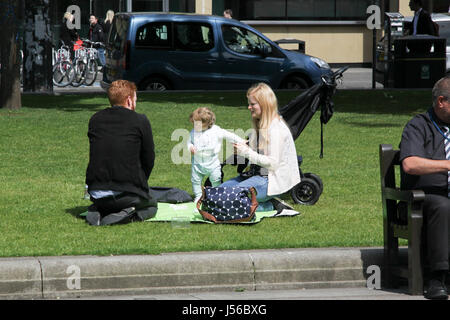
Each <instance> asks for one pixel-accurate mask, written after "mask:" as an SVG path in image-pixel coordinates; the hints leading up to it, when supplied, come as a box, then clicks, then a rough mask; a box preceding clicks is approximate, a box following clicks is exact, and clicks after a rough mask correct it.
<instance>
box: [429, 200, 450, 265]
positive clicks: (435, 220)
mask: <svg viewBox="0 0 450 320" xmlns="http://www.w3.org/2000/svg"><path fill="white" fill-rule="evenodd" d="M423 209H424V210H423V211H424V220H425V221H424V222H425V224H424V225H425V226H426V230H424V231H425V232H426V242H427V245H426V248H427V254H428V261H429V263H430V268H431V271H439V270H448V269H449V251H448V249H449V247H448V244H449V238H448V236H449V234H448V232H449V231H448V227H449V224H448V221H449V216H450V199H449V198H448V196H447V195H437V194H426V195H425V201H424V207H423Z"/></svg>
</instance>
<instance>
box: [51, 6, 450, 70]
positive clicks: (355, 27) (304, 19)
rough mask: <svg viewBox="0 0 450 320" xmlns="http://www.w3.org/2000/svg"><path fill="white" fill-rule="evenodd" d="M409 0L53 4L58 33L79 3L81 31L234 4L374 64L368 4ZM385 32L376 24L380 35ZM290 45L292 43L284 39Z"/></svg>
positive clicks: (322, 50) (261, 23) (246, 16)
mask: <svg viewBox="0 0 450 320" xmlns="http://www.w3.org/2000/svg"><path fill="white" fill-rule="evenodd" d="M423 2H424V7H425V8H426V9H428V11H430V12H448V6H449V0H424V1H423ZM408 3H409V0H58V1H55V5H54V6H53V7H52V11H53V12H52V17H53V19H54V31H55V36H56V37H57V36H58V34H59V33H58V30H59V28H60V24H61V20H62V17H63V15H64V12H65V11H66V10H67V8H68V7H69V6H70V5H77V6H79V7H80V8H81V29H80V30H79V33H80V35H81V36H82V37H85V36H86V35H87V31H88V29H89V22H88V21H89V15H90V13H94V14H96V15H97V16H98V17H100V18H104V17H105V14H106V11H107V10H109V9H111V10H113V11H114V12H119V11H127V12H132V11H134V12H137V11H168V12H169V11H170V12H195V13H199V14H215V15H222V14H223V11H224V10H225V9H232V11H233V18H235V19H238V20H240V21H242V22H244V23H247V24H248V25H250V26H252V27H254V28H256V29H258V30H259V31H261V32H262V33H264V34H265V35H266V36H267V37H269V38H270V39H272V40H279V39H289V38H292V39H299V40H303V41H305V43H306V53H307V54H310V55H313V56H317V57H320V58H322V59H324V60H326V61H327V62H329V63H331V64H335V65H339V64H354V65H370V64H371V62H372V43H373V31H372V30H370V29H369V28H368V27H367V24H366V20H367V18H368V17H369V14H368V13H366V11H367V8H368V7H369V6H370V5H377V6H378V7H379V8H380V17H381V26H382V25H383V16H384V12H400V13H401V14H403V15H404V16H412V15H413V14H414V13H413V12H412V11H411V10H410V9H409V6H408ZM381 36H382V30H381V29H380V30H377V33H376V37H377V38H378V39H379V38H380V37H381ZM283 47H284V48H287V49H290V48H291V47H290V45H289V44H285V45H283Z"/></svg>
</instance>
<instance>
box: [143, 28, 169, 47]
mask: <svg viewBox="0 0 450 320" xmlns="http://www.w3.org/2000/svg"><path fill="white" fill-rule="evenodd" d="M169 30H170V24H169V23H167V22H156V23H148V24H146V25H143V26H141V27H139V28H138V29H137V31H136V41H135V46H136V47H151V48H169V47H170V35H169Z"/></svg>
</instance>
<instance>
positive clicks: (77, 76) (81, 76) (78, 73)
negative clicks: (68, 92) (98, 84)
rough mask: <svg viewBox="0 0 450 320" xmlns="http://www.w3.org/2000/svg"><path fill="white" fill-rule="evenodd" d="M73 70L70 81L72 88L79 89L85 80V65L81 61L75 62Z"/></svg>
mask: <svg viewBox="0 0 450 320" xmlns="http://www.w3.org/2000/svg"><path fill="white" fill-rule="evenodd" d="M73 69H74V71H75V72H74V77H73V80H72V86H73V87H79V86H81V85H82V84H83V83H84V80H85V78H86V69H87V68H86V63H85V62H84V61H83V60H76V61H75V63H74V66H73Z"/></svg>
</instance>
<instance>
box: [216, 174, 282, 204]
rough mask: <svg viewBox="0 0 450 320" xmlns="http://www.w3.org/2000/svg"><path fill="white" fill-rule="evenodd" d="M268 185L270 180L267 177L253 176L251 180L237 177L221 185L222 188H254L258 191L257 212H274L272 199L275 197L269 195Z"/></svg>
mask: <svg viewBox="0 0 450 320" xmlns="http://www.w3.org/2000/svg"><path fill="white" fill-rule="evenodd" d="M268 184H269V180H268V178H267V176H253V177H250V178H243V177H241V176H237V177H234V178H232V179H230V180H227V181H225V182H224V183H222V184H221V185H220V187H235V186H237V187H244V188H250V187H254V188H255V190H256V200H257V201H258V208H257V209H256V211H272V210H274V208H273V205H272V202H271V201H270V199H272V198H273V197H274V196H268V195H267V186H268Z"/></svg>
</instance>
